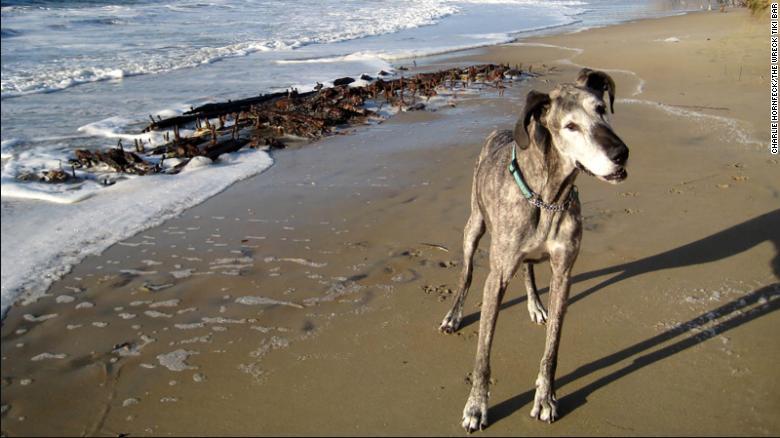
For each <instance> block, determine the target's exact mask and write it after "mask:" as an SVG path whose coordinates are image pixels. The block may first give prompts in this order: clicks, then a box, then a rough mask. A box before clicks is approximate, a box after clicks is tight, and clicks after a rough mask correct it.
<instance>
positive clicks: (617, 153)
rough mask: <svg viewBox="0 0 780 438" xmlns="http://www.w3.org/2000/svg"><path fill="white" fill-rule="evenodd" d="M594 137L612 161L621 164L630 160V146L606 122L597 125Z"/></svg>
mask: <svg viewBox="0 0 780 438" xmlns="http://www.w3.org/2000/svg"><path fill="white" fill-rule="evenodd" d="M593 137H594V139H595V140H596V142H597V143H598V144H600V145H601V147H602V148H603V149H602V150H603V151H604V152H605V153H606V155H607V157H609V159H610V160H612V162H614V163H615V164H618V165H620V166H622V165H624V164H626V161H628V147H627V146H626V144H625V143H623V140H621V139H620V137H618V136H617V135H616V134H615V132H614V131H612V129H611V128H610V127H609V126H607V125H604V124H599V125H596V127H595V129H594V130H593Z"/></svg>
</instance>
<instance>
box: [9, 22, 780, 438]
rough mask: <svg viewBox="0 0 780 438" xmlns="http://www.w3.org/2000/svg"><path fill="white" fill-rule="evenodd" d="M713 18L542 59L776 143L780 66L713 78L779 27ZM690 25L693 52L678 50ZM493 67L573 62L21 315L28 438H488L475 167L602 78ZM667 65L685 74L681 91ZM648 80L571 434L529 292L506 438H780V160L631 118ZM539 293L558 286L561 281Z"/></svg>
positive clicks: (333, 161) (502, 368)
mask: <svg viewBox="0 0 780 438" xmlns="http://www.w3.org/2000/svg"><path fill="white" fill-rule="evenodd" d="M696 15H697V14H686V15H684V16H682V18H679V17H673V18H664V19H659V20H660V21H659V20H643V21H641V22H638V23H630V24H622V25H617V26H609V27H606V28H601V29H595V30H589V31H585V32H581V33H578V34H576V35H567V34H563V35H556V36H551V37H545V38H539V39H536V40H534V41H535V42H537V43H541V44H549V45H558V46H564V47H584V49H583V52H582V53H581V54H580V55H579V56H578V58H577V60H578V61H579V62H583V63H587V65H589V66H594V67H602V68H615V69H623V70H630V71H633V72H634V75H638V76H636V77H639V78H641V79H643V80H645V81H646V85H645V88H644V90H643V91H642V93H641V96H642V98H643V99H654V101H657V102H662V103H665V104H676V105H701V106H707V107H712V108H719V107H728V108H729V111H728V115H733V113H738V114H739V115H740V116H741V117H742V118H740V120H743V121H744V122H745V123H752V124H754V126H753V127H752V129H751V130H749V132H748V133H749V134H750V135H751V136H755V137H757V135H755V134H756V133H757V132H761V133H762V134H763V130H764V129H765V128H764V127H763V126H761V125H760V124H759V121H761V120H763V112H762V111H759V110H758V109H757V108H758V105H756V104H755V103H753V100H755V99H754V96H755V94H756V93H758V91H751V90H754V89H759V86H763V85H764V84H763V82H762V80H761V79H758V77H757V76H755V74H756V72H758V71H759V70H757V68H758V67H755V65H758V66H761V64H760V63H759V64H755V62H754V61H751V60H752V59H753V58H750V57H747V58H744V59H743V61H744V63H745V68H744V69H743V75H744V76H743V77H744V78H745V83H740V84H735V85H734V86H733V87H729V88H726V87H724V86H723V84H724V83H729V82H728V81H729V80H730V77H729V76H728V75H726V74H722V75H714V74H710V75H709V77H708V76H706V75H702V74H696V73H695V71H696V68H697V65H700V64H698V59H699V58H697V57H707V56H714V57H716V59H729V57H730V56H733V54H734V47H733V46H732V45H731V44H732V43H730V41H732V40H737V41H741V40H740V38H743V37H744V38H747V41H749V42H751V41H752V43H751V44H750V45H747V46H745V47H743V50H744V51H743V55H745V56H747V55H752V54H753V53H754V52H755V53H758V54H761V55H763V53H761V52H760V49H755V46H754V44H755V40H756V37H755V35H756V30H755V29H754V28H753V27H751V26H750V25H747V26H744V27H740V26H739V25H738V24H739V22H736V21H735V20H739V19H740V18H744V14H740V13H731V14H722V15H724V16H717V15H716V16H713V15H712V14H698V15H699V16H696ZM663 20H666V21H663ZM651 21H654V23H651ZM713 23H716V24H717V26H716V30H713V29H712V26H713ZM725 24H730V26H726V25H725ZM735 24H736V25H735ZM637 28H641V29H639V30H640V32H638V31H637ZM669 29H674V30H673V32H678V31H679V30H680V29H684V30H685V31H686V32H688V33H689V34H690V36H689V37H688V39H685V38H683V35H680V39H681V41H680V42H679V43H674V44H676V45H669V44H666V45H663V44H665V43H661V42H654V41H653V39H654V38H655V37H656V34H658V35H661V36H663V35H665V34H668V33H669V32H670V30H669ZM743 33H744V35H743ZM605 35H610V38H609V39H608V40H606V41H608V43H606V42H604V41H605V40H604V36H605ZM702 35H710V36H711V37H712V41H714V42H713V44H717V46H716V48H714V49H711V48H708V47H707V46H706V44H707V43H706V42H705V41H709V40H704V38H703V37H702ZM575 37H576V39H577V41H576V44H578V45H576V44H574V43H575V42H574V41H572V39H573V38H575ZM632 38H633V39H632ZM751 38H752V39H751ZM642 39H643V40H645V41H639V40H642ZM733 44H736V43H733ZM605 45H609V47H604V46H605ZM640 48H641V50H642V51H644V52H640ZM709 50H714V51H713V52H709ZM729 50H730V51H729ZM719 51H720V52H719ZM469 52H471V51H469ZM477 52H480V53H476V54H469V53H467V54H465V55H467V59H468V60H469V62H473V61H479V60H481V59H484V58H491V59H493V60H495V61H502V62H510V63H512V64H514V62H511V61H512V60H514V59H517V60H523V61H520V62H525V63H529V62H532V61H533V63H534V64H536V63H537V62H538V63H539V64H548V66H549V67H555V68H552V69H549V70H548V71H547V74H546V75H545V76H543V77H542V78H540V79H538V80H535V81H533V82H532V83H526V84H522V85H521V86H520V87H517V88H512V89H508V90H507V95H506V96H505V97H504V98H496V97H492V96H489V95H485V96H480V97H476V98H474V99H473V100H469V101H464V102H462V103H460V104H459V105H458V106H457V107H455V108H451V109H447V110H443V111H440V112H435V113H403V114H399V115H398V116H396V117H394V118H392V119H390V120H388V121H387V122H385V123H383V124H382V125H379V126H374V127H371V128H370V129H357V130H356V132H354V133H352V134H351V135H348V136H334V137H329V138H326V139H323V140H322V141H319V142H317V143H314V144H312V145H310V146H307V147H305V148H300V149H291V150H284V151H280V152H278V157H279V159H278V160H277V163H276V164H275V165H274V166H271V167H270V168H269V169H268V170H267V171H266V173H265V174H264V175H262V176H260V177H257V178H250V179H249V180H246V181H244V182H241V183H240V184H234V185H232V186H231V187H229V188H228V189H227V190H226V192H225V193H223V194H222V195H221V196H216V197H212V198H210V199H209V200H207V201H206V202H204V203H201V204H199V205H197V206H195V207H193V208H191V209H188V210H186V211H184V212H183V213H182V214H181V215H179V216H177V217H176V218H174V219H171V220H169V221H167V222H166V223H165V224H163V225H160V226H157V227H154V228H152V229H149V230H147V231H144V232H142V233H141V234H140V235H137V236H135V237H133V238H131V239H128V240H124V241H122V242H121V243H120V244H117V245H113V246H112V247H111V248H109V249H108V250H106V251H105V252H104V253H103V254H102V255H101V256H90V257H87V259H85V260H84V261H83V262H81V263H79V264H78V265H77V266H75V267H74V269H73V272H71V273H70V274H68V275H66V276H65V278H63V279H62V280H60V281H58V282H57V283H56V284H55V285H53V287H52V288H51V290H50V291H49V295H50V296H48V297H45V298H44V299H41V300H39V301H38V302H36V303H34V304H30V305H28V306H14V307H13V308H12V309H11V311H10V312H9V314H8V317H7V319H6V320H5V321H4V322H3V327H2V350H3V405H4V406H8V407H7V408H5V407H4V409H3V411H4V412H3V419H4V425H3V429H4V430H3V432H5V433H6V434H9V435H26V434H32V433H35V434H46V433H55V434H82V433H86V434H100V433H120V432H130V433H132V434H134V435H136V434H140V435H155V434H193V433H205V434H228V433H233V434H240V435H244V434H246V435H257V434H280V433H283V434H292V433H301V434H318V435H323V434H325V435H330V434H350V435H352V434H355V435H357V434H362V433H369V434H375V433H392V434H419V433H431V434H434V435H453V434H460V433H462V431H461V430H460V427H459V421H458V419H459V415H460V411H461V409H462V404H463V402H465V397H466V395H467V391H468V387H467V386H466V385H465V384H464V383H463V379H464V376H465V375H466V374H467V373H468V372H469V371H470V369H471V368H470V367H471V363H472V360H473V350H474V348H475V342H476V339H475V337H474V336H475V331H476V324H475V321H476V320H477V314H476V313H474V312H475V309H476V308H475V305H476V303H477V302H479V294H480V292H481V285H482V282H483V281H484V277H485V266H486V254H487V247H488V246H487V243H486V242H484V241H483V243H482V245H481V251H480V252H479V253H478V254H477V260H476V266H477V267H476V272H475V281H474V283H473V291H472V294H471V296H470V298H469V301H468V304H467V313H468V314H469V315H468V316H467V318H466V322H465V327H464V328H463V329H462V330H461V331H460V332H459V334H458V335H456V336H451V337H449V336H443V335H440V334H438V333H437V332H436V330H435V328H436V326H437V323H438V321H439V320H440V319H441V317H442V316H443V314H444V312H445V311H446V308H447V307H448V305H449V304H450V302H449V300H450V299H451V298H450V294H451V290H452V288H453V287H454V283H455V282H456V280H457V278H456V277H457V272H458V270H459V268H458V267H459V263H460V237H461V233H462V226H463V223H464V222H465V218H466V216H467V211H468V205H467V204H468V203H467V202H465V201H466V199H467V197H468V191H469V188H470V184H471V171H472V165H473V160H474V157H475V156H476V153H477V152H478V149H479V147H478V146H479V145H480V144H481V142H482V140H483V139H484V137H485V135H486V134H487V133H488V132H490V131H491V130H492V129H495V128H496V127H499V128H502V127H507V126H511V125H512V124H513V123H514V120H515V119H516V117H517V113H518V111H519V108H520V107H521V105H522V102H523V101H524V96H525V93H526V92H527V91H528V89H529V88H530V87H529V86H532V87H534V88H536V89H540V90H544V89H546V88H548V87H552V86H554V85H555V84H557V83H558V82H561V81H570V80H571V78H572V77H573V74H574V73H575V72H576V70H577V68H578V67H576V66H574V65H569V64H567V63H561V64H555V63H554V62H555V61H556V60H559V59H560V58H561V52H562V50H561V49H556V48H553V47H530V46H516V45H511V44H510V45H507V46H498V47H492V48H488V49H481V50H478V51H477ZM628 52H640V53H643V54H644V56H637V54H636V53H634V56H629V53H628ZM737 53H739V52H737ZM648 57H649V58H650V60H653V59H654V60H657V61H663V62H666V63H670V64H671V65H673V66H674V67H675V68H674V69H670V70H675V71H676V72H678V73H681V74H682V75H681V76H680V78H679V79H677V82H675V83H673V85H670V84H672V83H671V82H669V81H668V80H667V79H666V77H665V74H666V72H664V71H658V68H655V67H654V66H652V65H648V64H647V63H648V62H649V61H648V60H647V59H646V58H648ZM464 58H465V57H464ZM450 62H459V58H458V57H454V58H453V59H451V60H450ZM751 62H753V63H752V64H751ZM643 63H644V64H643ZM669 73H670V74H671V73H673V72H669ZM633 77H634V76H632V75H630V74H627V73H616V74H615V79H616V81H617V82H618V100H617V101H616V105H615V106H616V109H615V111H616V113H615V116H614V117H615V118H614V126H615V127H616V130H617V132H618V133H619V134H620V135H621V137H622V138H624V140H626V142H627V143H628V145H629V147H630V148H631V154H632V167H631V168H630V169H629V172H630V176H629V179H628V181H627V182H626V183H624V184H623V185H621V186H608V185H606V184H603V183H600V182H597V181H595V180H593V179H589V178H587V177H586V176H581V177H580V178H579V180H578V185H579V186H580V191H581V194H582V199H583V213H584V216H585V223H586V232H585V236H584V244H583V249H582V252H581V255H580V260H579V261H578V263H577V264H576V265H575V274H574V281H575V284H574V286H573V290H572V308H571V312H570V314H569V316H568V317H567V318H568V319H567V323H566V325H565V326H566V329H565V334H564V337H563V345H562V349H561V363H560V365H559V373H558V375H559V393H558V395H559V399H560V400H561V405H562V408H563V410H564V412H563V417H562V418H561V420H559V421H558V422H556V423H554V424H553V425H552V426H548V425H544V424H541V423H538V422H535V421H532V420H530V419H529V418H527V412H526V411H527V410H528V409H530V405H529V400H528V397H529V392H528V391H529V390H530V389H531V388H532V383H533V378H534V376H535V369H536V365H537V363H538V358H539V354H540V351H541V350H540V349H541V347H542V344H543V340H542V339H543V336H544V334H543V330H541V329H539V328H538V327H535V326H533V324H531V323H530V321H528V317H527V315H526V314H525V311H524V309H522V307H523V306H522V305H519V306H518V304H522V300H523V298H522V297H520V295H521V294H520V293H519V289H518V287H520V286H519V284H520V283H519V282H518V280H515V281H514V282H513V283H512V285H511V286H510V294H508V295H509V296H508V297H507V301H506V303H505V306H506V307H507V308H506V309H505V310H504V311H503V312H502V315H504V316H502V317H501V318H500V319H501V322H500V323H499V330H498V334H497V339H496V346H495V349H494V351H495V353H494V356H493V370H494V378H495V379H496V383H495V384H494V385H493V388H492V395H491V400H490V409H491V411H490V414H489V415H490V426H489V427H488V429H486V430H485V431H484V432H482V433H484V434H487V435H506V434H516V433H518V432H520V433H530V434H535V435H539V434H545V435H546V434H556V435H567V434H575V433H576V434H586V435H592V434H600V435H622V434H631V435H634V434H636V435H644V434H663V435H667V434H668V435H673V434H708V433H715V434H731V433H733V434H737V435H742V434H769V435H772V434H776V433H777V432H778V431H779V430H780V424H778V421H777V419H776V418H775V416H774V415H773V414H772V412H775V411H776V410H777V408H778V407H780V406H779V405H778V400H777V398H776V397H775V396H774V394H776V393H777V390H778V389H780V388H777V382H776V381H775V379H772V378H771V376H773V375H774V371H773V364H775V363H776V362H777V360H778V359H780V351H779V350H780V349H778V347H777V345H776V342H774V341H773V338H772V333H774V332H775V331H776V328H777V326H778V323H780V321H779V320H778V318H779V317H780V316H779V315H780V314H778V313H777V312H773V311H774V310H776V308H777V304H778V301H777V299H778V296H779V295H780V294H779V293H778V279H779V278H780V266H778V265H777V260H778V259H777V251H778V246H777V245H778V242H780V236H777V235H776V232H775V231H773V230H774V229H771V228H770V224H772V223H776V222H777V220H778V214H780V213H778V212H779V211H778V210H773V211H772V210H768V208H769V206H770V205H772V201H773V200H776V187H775V183H774V182H773V179H772V177H773V175H774V174H776V170H777V165H778V162H777V160H775V161H774V162H772V161H771V157H769V156H768V154H766V151H764V150H758V149H757V148H754V147H751V146H746V147H739V146H738V143H737V141H736V140H735V138H734V137H733V136H731V135H730V131H728V129H727V128H728V126H725V127H724V126H720V124H719V123H717V122H718V121H719V119H712V120H714V122H715V123H714V124H712V125H710V124H708V121H712V120H710V119H696V118H694V119H690V118H687V117H683V116H679V115H678V116H676V117H675V116H674V115H670V114H669V113H667V112H664V111H658V109H657V108H655V107H653V106H651V105H643V104H637V103H636V102H632V101H630V100H629V101H627V100H625V99H626V98H629V99H631V97H630V96H629V95H627V94H626V93H624V92H623V90H626V89H628V90H636V88H635V87H636V85H635V82H637V80H636V79H632V78H633ZM754 78H755V79H754ZM754 81H755V82H754ZM697 82H703V83H701V84H698V85H697ZM626 84H632V85H633V86H628V87H627V86H626ZM757 84H758V85H757ZM713 87H715V88H717V89H718V90H719V91H720V92H719V93H712V92H711V90H712V89H713ZM765 88H766V87H764V88H760V89H761V90H764V89H765ZM679 90H685V93H686V95H685V96H681V95H680V94H679ZM746 90H747V91H746ZM707 92H708V93H709V94H711V95H712V96H710V97H709V100H706V99H705V97H706V96H707V94H706V93H707ZM672 96H674V97H675V99H677V100H675V101H671V100H670V99H671V97H672ZM703 96H704V97H703ZM655 99H657V100H655ZM635 100H636V99H635ZM701 112H702V113H705V114H711V115H718V116H724V117H725V116H726V115H724V114H721V113H723V111H720V110H707V109H703V110H701ZM702 120H704V122H702ZM655 126H658V127H663V129H660V128H653V127H655ZM767 138H768V136H767ZM275 155H276V154H275ZM345 162H349V163H350V166H344V163H345ZM691 163H695V165H693V164H691ZM269 205H270V206H273V208H271V209H268V208H265V206H269ZM681 206H682V207H681ZM669 212H673V213H674V216H672V217H673V218H674V219H670V216H669ZM768 229H769V232H768V234H767V230H768ZM428 244H435V245H440V246H441V248H444V249H441V248H439V247H436V246H429V245H428ZM767 262H768V263H767ZM540 271H546V270H540ZM539 277H540V278H539V280H540V284H541V285H545V284H546V282H547V273H546V272H540V275H539ZM596 292H597V293H596ZM545 296H546V295H545ZM243 297H255V298H254V299H244V298H243ZM544 298H545V297H544V296H543V299H544ZM545 301H546V300H545ZM84 303H88V304H86V305H84ZM244 303H257V304H254V305H247V304H244ZM47 315H56V316H52V317H49V316H47ZM122 315H125V316H122ZM129 315H133V316H132V317H129ZM163 315H168V316H163ZM126 317H127V319H125V318H126ZM75 325H80V327H74V328H72V329H71V328H69V327H70V326H75ZM135 326H137V327H135ZM150 339H152V340H150ZM180 350H181V351H183V353H178V355H173V356H171V353H174V352H177V351H180ZM44 353H49V356H43V357H41V356H40V355H41V354H44ZM59 355H65V356H64V357H63V358H62V359H57V357H59ZM161 356H162V359H161ZM182 356H183V358H182ZM34 357H41V359H39V360H31V358H34ZM169 359H170V360H169ZM178 359H181V360H178ZM171 367H173V368H174V369H172V368H171ZM188 367H197V369H194V368H192V369H190V368H188ZM176 369H181V370H179V371H177V370H176ZM767 377H768V380H767ZM28 380H29V382H27V381H28ZM24 382H27V383H24ZM74 391H79V392H80V393H81V394H83V396H82V399H80V400H79V401H78V403H74V401H73V400H72V399H71V398H70V397H69V394H72V393H73V392H74ZM723 394H728V396H727V397H724V396H723ZM401 400H403V402H400V401H401ZM651 401H653V402H651ZM43 415H46V421H41V418H42V416H43ZM21 417H23V418H24V419H23V420H20V418H21Z"/></svg>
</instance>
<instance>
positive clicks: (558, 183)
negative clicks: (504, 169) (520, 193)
mask: <svg viewBox="0 0 780 438" xmlns="http://www.w3.org/2000/svg"><path fill="white" fill-rule="evenodd" d="M532 138H533V136H532ZM570 161H571V160H567V159H566V158H565V157H563V156H561V154H560V152H558V149H557V148H556V147H555V146H553V145H552V144H551V143H549V144H547V145H539V144H536V142H534V141H532V142H531V144H530V145H529V147H528V148H527V149H526V150H525V151H523V153H522V157H520V158H519V159H518V163H519V164H520V168H521V171H522V173H523V177H524V178H525V180H526V183H527V184H528V185H529V186H530V188H531V190H533V191H534V192H535V193H536V194H537V195H539V196H540V197H541V198H542V200H543V201H544V202H546V203H549V204H562V203H564V202H566V200H567V199H569V196H570V192H571V191H572V189H573V188H574V180H575V179H576V178H577V175H578V173H579V170H578V169H577V168H576V166H575V165H574V163H571V162H570Z"/></svg>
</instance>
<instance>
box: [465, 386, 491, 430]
mask: <svg viewBox="0 0 780 438" xmlns="http://www.w3.org/2000/svg"><path fill="white" fill-rule="evenodd" d="M487 411H488V406H487V397H478V396H474V395H471V396H469V399H468V401H466V407H465V408H463V421H462V422H461V426H463V428H464V429H466V432H468V433H471V432H474V431H475V430H481V429H484V428H485V427H487Z"/></svg>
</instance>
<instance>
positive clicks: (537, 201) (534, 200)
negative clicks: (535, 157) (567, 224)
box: [509, 143, 579, 211]
mask: <svg viewBox="0 0 780 438" xmlns="http://www.w3.org/2000/svg"><path fill="white" fill-rule="evenodd" d="M509 173H511V174H512V176H513V177H515V182H516V183H517V186H518V187H520V191H521V192H522V193H523V196H524V197H525V199H526V200H527V201H528V202H529V203H531V204H532V205H534V206H536V207H538V208H543V209H545V210H550V211H563V210H568V209H569V207H570V206H571V204H572V202H573V201H574V200H575V199H578V198H579V196H578V194H577V186H572V188H571V191H570V192H569V198H568V199H567V200H566V202H564V203H563V204H548V203H546V202H544V201H543V200H542V198H541V196H539V195H537V194H536V193H534V192H533V190H531V188H530V187H528V184H526V183H525V180H523V174H522V173H520V165H519V164H517V143H513V144H512V161H510V162H509Z"/></svg>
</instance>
